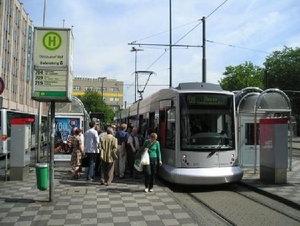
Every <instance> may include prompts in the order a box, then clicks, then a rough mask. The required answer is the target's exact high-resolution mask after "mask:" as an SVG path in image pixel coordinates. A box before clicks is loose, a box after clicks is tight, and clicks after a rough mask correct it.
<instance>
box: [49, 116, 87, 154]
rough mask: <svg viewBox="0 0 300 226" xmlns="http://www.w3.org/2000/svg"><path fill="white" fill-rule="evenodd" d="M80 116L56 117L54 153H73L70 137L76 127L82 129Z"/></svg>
mask: <svg viewBox="0 0 300 226" xmlns="http://www.w3.org/2000/svg"><path fill="white" fill-rule="evenodd" d="M80 121H81V120H80V118H55V123H56V125H55V138H54V140H55V142H54V143H55V145H54V146H55V150H54V154H71V150H70V142H68V138H69V136H70V135H73V134H72V131H73V129H74V127H76V128H79V129H81V126H80Z"/></svg>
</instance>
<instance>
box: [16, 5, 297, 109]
mask: <svg viewBox="0 0 300 226" xmlns="http://www.w3.org/2000/svg"><path fill="white" fill-rule="evenodd" d="M20 2H21V3H23V5H24V8H25V11H26V12H27V13H28V14H29V17H30V19H31V20H32V21H33V24H34V26H36V27H42V26H43V22H44V23H45V27H54V28H61V27H65V28H72V31H73V35H74V61H73V65H74V74H75V75H80V76H95V77H107V78H112V79H117V80H119V81H123V82H124V101H126V103H127V106H128V105H130V104H132V103H133V102H134V101H135V100H136V99H139V98H140V95H139V94H136V95H135V75H134V72H135V68H136V69H137V71H146V72H145V73H138V76H137V78H138V79H137V83H138V90H143V91H144V92H143V94H142V96H143V98H145V97H147V96H149V95H151V94H152V93H154V92H156V91H157V90H159V89H163V88H168V87H170V86H172V87H177V86H178V84H179V83H181V82H202V59H203V48H202V47H201V46H202V44H203V43H202V39H203V23H202V20H201V19H202V18H203V17H205V37H206V42H205V44H206V45H205V46H206V48H205V53H206V82H208V83H214V84H218V83H219V81H220V80H221V79H222V78H224V75H223V73H224V72H225V70H226V67H227V66H237V65H240V64H243V63H245V62H246V61H251V62H252V63H254V64H255V65H257V66H261V67H262V66H263V63H264V61H265V59H266V57H267V56H269V55H271V54H272V52H273V51H275V50H282V49H283V48H284V46H288V47H292V48H295V47H300V16H299V12H300V4H299V0H284V1H283V0H272V1H270V0H211V1H207V0H172V1H171V7H170V0H48V1H46V0H20ZM170 8H171V15H172V16H171V24H172V30H171V31H172V32H171V33H172V35H171V36H170ZM44 9H46V10H45V11H44ZM44 12H45V14H44ZM43 18H45V21H43ZM170 37H171V39H172V44H173V47H172V57H171V59H172V61H171V62H172V67H171V68H172V70H171V72H172V73H171V74H172V76H171V77H170V51H169V44H170ZM133 47H134V48H136V49H139V50H140V51H137V52H132V51H131V50H132V48H133ZM152 72H153V73H152ZM149 75H150V76H149ZM170 81H171V84H170ZM145 84H147V86H146V87H145Z"/></svg>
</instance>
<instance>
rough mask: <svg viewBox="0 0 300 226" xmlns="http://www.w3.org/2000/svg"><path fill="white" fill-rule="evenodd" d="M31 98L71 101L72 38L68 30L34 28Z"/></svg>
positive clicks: (46, 100) (44, 100)
mask: <svg viewBox="0 0 300 226" xmlns="http://www.w3.org/2000/svg"><path fill="white" fill-rule="evenodd" d="M34 33H35V37H34V38H35V39H34V57H33V59H34V62H33V63H34V67H33V74H32V77H33V79H32V95H31V97H32V99H33V100H37V101H41V102H48V101H58V102H65V101H66V102H71V101H72V90H73V36H72V32H71V29H69V28H46V27H42V28H40V27H35V32H34Z"/></svg>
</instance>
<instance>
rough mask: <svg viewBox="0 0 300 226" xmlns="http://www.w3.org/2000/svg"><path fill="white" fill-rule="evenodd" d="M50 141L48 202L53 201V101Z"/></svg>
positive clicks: (52, 106)
mask: <svg viewBox="0 0 300 226" xmlns="http://www.w3.org/2000/svg"><path fill="white" fill-rule="evenodd" d="M51 122H52V131H51V143H50V150H49V152H50V164H49V165H50V168H49V185H50V187H49V202H53V194H54V190H53V187H54V137H55V101H51Z"/></svg>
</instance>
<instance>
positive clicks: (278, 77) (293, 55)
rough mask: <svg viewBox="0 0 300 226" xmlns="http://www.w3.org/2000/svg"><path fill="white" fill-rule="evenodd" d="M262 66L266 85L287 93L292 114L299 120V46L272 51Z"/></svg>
mask: <svg viewBox="0 0 300 226" xmlns="http://www.w3.org/2000/svg"><path fill="white" fill-rule="evenodd" d="M264 66H265V67H266V70H267V81H268V82H267V85H268V86H267V87H268V88H278V89H280V90H282V91H284V92H285V93H286V94H287V96H288V97H289V98H290V101H291V105H292V112H293V115H294V116H295V118H296V120H297V122H299V119H300V108H299V105H300V93H299V84H300V48H294V49H293V48H289V47H286V46H285V47H284V48H283V50H282V51H274V52H273V53H272V54H271V55H269V56H268V57H267V58H266V61H265V63H264ZM298 125H299V123H298ZM298 129H299V126H298Z"/></svg>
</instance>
